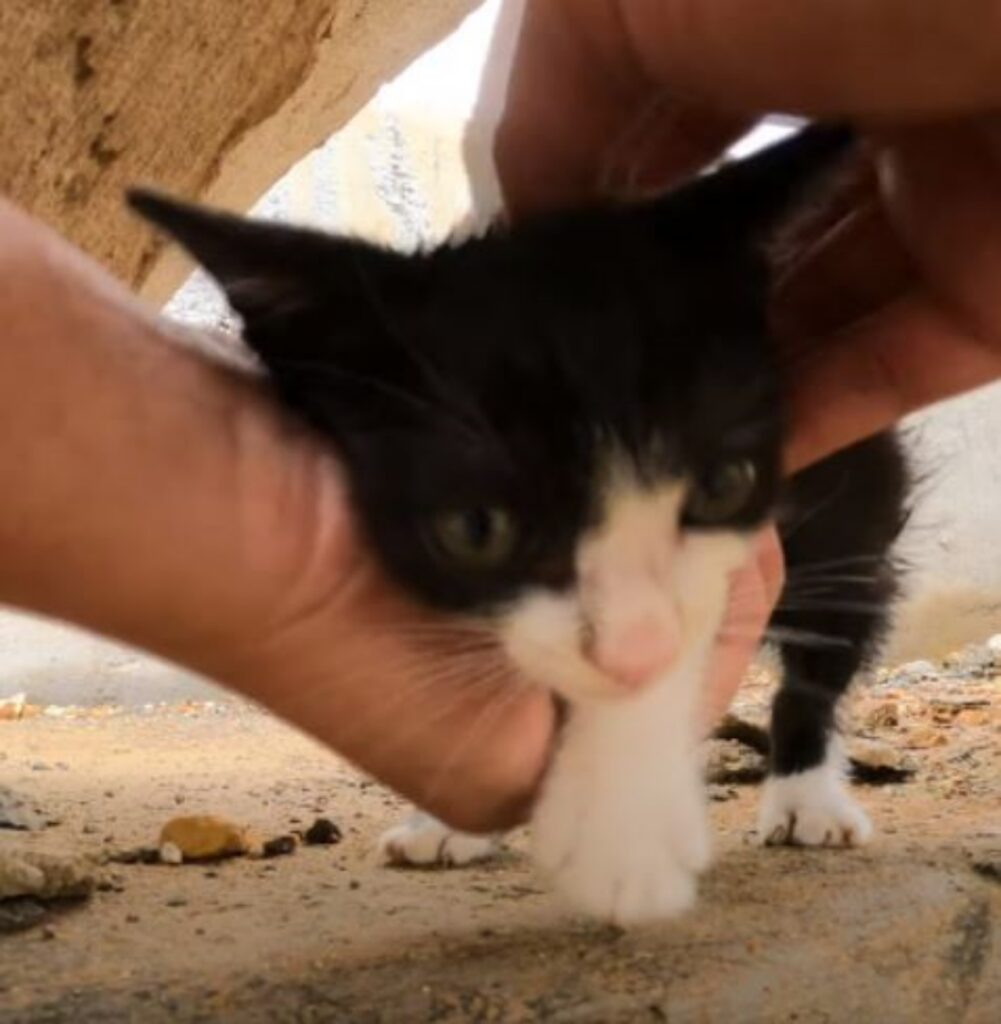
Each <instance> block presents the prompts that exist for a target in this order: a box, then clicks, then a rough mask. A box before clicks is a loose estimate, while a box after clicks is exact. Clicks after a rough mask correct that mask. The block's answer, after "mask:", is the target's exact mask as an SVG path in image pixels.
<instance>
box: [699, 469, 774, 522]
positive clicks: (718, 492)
mask: <svg viewBox="0 0 1001 1024" xmlns="http://www.w3.org/2000/svg"><path fill="white" fill-rule="evenodd" d="M757 481H758V472H757V470H756V469H755V466H754V463H753V462H751V460H750V459H736V460H734V461H733V462H724V463H722V464H721V465H719V466H717V467H716V468H715V469H713V470H711V471H710V472H709V473H707V474H706V475H705V476H703V477H702V478H701V479H698V480H695V481H694V482H693V483H692V487H691V490H690V491H689V493H688V500H687V501H686V503H685V512H684V518H685V520H686V521H687V522H688V523H691V524H692V525H695V526H717V525H723V524H725V523H727V522H729V521H731V520H732V519H734V518H735V517H736V516H738V515H739V514H740V513H741V512H742V511H743V509H744V507H745V506H746V505H747V503H748V501H750V499H751V497H752V496H753V494H754V488H755V484H756V483H757Z"/></svg>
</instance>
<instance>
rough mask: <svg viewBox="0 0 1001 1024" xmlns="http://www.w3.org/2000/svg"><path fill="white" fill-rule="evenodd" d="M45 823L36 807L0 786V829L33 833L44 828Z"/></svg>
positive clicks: (10, 790)
mask: <svg viewBox="0 0 1001 1024" xmlns="http://www.w3.org/2000/svg"><path fill="white" fill-rule="evenodd" d="M46 824H47V822H46V819H45V817H44V815H43V814H42V813H41V811H39V810H38V808H37V807H35V806H33V805H32V804H30V803H28V801H27V800H26V799H25V798H24V797H22V796H19V795H18V794H17V793H15V792H14V791H13V790H12V789H8V788H7V787H6V786H0V829H3V828H9V829H15V830H17V831H19V832H35V831H38V830H39V829H43V828H45V826H46Z"/></svg>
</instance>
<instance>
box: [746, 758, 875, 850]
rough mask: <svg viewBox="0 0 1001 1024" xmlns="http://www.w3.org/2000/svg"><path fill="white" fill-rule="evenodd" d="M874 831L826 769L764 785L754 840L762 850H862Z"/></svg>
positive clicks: (836, 777)
mask: <svg viewBox="0 0 1001 1024" xmlns="http://www.w3.org/2000/svg"><path fill="white" fill-rule="evenodd" d="M872 834H873V828H872V824H871V822H870V821H869V818H868V817H867V815H866V813H865V811H863V810H862V808H861V807H860V806H859V805H858V804H857V803H856V802H855V799H854V797H852V795H851V794H850V793H849V792H848V787H847V785H846V783H845V781H844V779H843V778H842V777H841V774H840V772H838V771H835V770H833V769H832V768H831V766H830V765H827V764H824V765H821V766H819V767H817V768H811V769H809V770H807V771H805V772H797V773H795V774H794V775H772V776H769V778H768V780H767V782H766V783H765V789H764V794H763V796H762V800H761V811H760V814H759V818H758V838H759V839H760V841H761V842H762V843H763V844H764V845H765V846H833V847H851V846H864V845H865V844H866V843H867V842H869V840H870V839H871V838H872Z"/></svg>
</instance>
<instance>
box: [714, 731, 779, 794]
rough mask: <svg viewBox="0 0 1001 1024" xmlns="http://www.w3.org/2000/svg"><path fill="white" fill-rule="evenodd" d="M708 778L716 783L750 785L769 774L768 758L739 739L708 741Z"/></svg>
mask: <svg viewBox="0 0 1001 1024" xmlns="http://www.w3.org/2000/svg"><path fill="white" fill-rule="evenodd" d="M707 747H708V750H707V757H706V771H705V776H706V780H707V781H708V782H709V783H711V784H714V785H738V786H740V785H748V784H753V783H755V782H761V781H762V780H763V779H764V778H765V776H766V775H767V774H768V760H767V758H765V757H763V756H762V755H761V754H760V753H758V751H756V750H753V749H752V748H750V747H748V746H746V745H745V744H743V743H741V742H740V741H739V740H720V739H712V740H709V741H708V743H707Z"/></svg>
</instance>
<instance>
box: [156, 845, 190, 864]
mask: <svg viewBox="0 0 1001 1024" xmlns="http://www.w3.org/2000/svg"><path fill="white" fill-rule="evenodd" d="M159 852H160V861H161V863H163V864H183V863H184V854H183V853H182V852H181V849H180V847H179V846H178V845H177V844H176V843H164V844H163V845H162V846H161V847H160V851H159Z"/></svg>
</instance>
